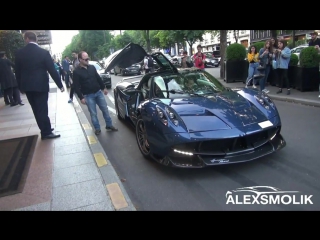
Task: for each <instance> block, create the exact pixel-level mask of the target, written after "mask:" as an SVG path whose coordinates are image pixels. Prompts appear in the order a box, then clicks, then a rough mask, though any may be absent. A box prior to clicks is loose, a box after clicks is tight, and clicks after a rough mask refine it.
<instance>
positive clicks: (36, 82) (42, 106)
mask: <svg viewBox="0 0 320 240" xmlns="http://www.w3.org/2000/svg"><path fill="white" fill-rule="evenodd" d="M24 40H25V42H26V46H25V47H23V48H21V49H19V50H18V51H17V53H16V59H15V65H16V79H17V81H18V86H19V89H20V92H21V93H22V94H23V93H25V94H26V95H27V98H28V101H29V103H30V105H31V108H32V111H33V114H34V117H35V119H36V121H37V124H38V127H39V129H40V130H41V139H52V138H57V137H60V135H56V134H53V133H52V131H53V128H51V123H50V119H49V116H48V97H49V75H48V72H49V74H50V76H51V77H52V79H53V80H54V81H55V83H56V84H57V86H58V87H59V89H60V90H61V92H63V91H64V88H63V85H62V82H61V79H60V77H59V74H58V72H57V71H56V69H55V67H54V64H53V61H52V58H51V56H50V53H49V51H47V50H45V49H43V48H41V47H39V45H38V44H37V36H36V34H35V33H34V32H31V31H27V32H25V33H24Z"/></svg>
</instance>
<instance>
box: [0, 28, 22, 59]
mask: <svg viewBox="0 0 320 240" xmlns="http://www.w3.org/2000/svg"><path fill="white" fill-rule="evenodd" d="M24 45H25V42H24V40H23V36H22V34H21V33H18V32H17V31H15V30H0V51H5V52H6V56H7V58H9V59H10V60H11V61H12V62H14V61H15V52H16V51H17V50H18V49H19V48H22V47H23V46H24Z"/></svg>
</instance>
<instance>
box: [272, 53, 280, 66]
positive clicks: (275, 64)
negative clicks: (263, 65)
mask: <svg viewBox="0 0 320 240" xmlns="http://www.w3.org/2000/svg"><path fill="white" fill-rule="evenodd" d="M277 55H278V56H277ZM277 55H276V58H278V60H280V54H277ZM272 68H273V69H277V68H278V66H277V60H276V59H274V60H272Z"/></svg>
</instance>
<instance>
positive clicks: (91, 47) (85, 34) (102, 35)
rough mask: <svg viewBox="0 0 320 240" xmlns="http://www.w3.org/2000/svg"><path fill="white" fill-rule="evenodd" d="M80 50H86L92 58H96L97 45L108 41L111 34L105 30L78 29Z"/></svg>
mask: <svg viewBox="0 0 320 240" xmlns="http://www.w3.org/2000/svg"><path fill="white" fill-rule="evenodd" d="M79 35H80V41H81V42H80V46H81V48H82V49H81V50H83V51H86V52H87V53H88V55H89V56H90V57H91V58H92V59H97V56H96V54H97V51H98V48H99V46H101V45H103V44H105V43H106V42H110V41H111V38H112V35H111V34H110V31H107V30H102V31H101V30H79Z"/></svg>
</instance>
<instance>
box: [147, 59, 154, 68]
mask: <svg viewBox="0 0 320 240" xmlns="http://www.w3.org/2000/svg"><path fill="white" fill-rule="evenodd" d="M153 66H154V63H153V59H152V57H149V58H148V67H149V68H151V67H153Z"/></svg>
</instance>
